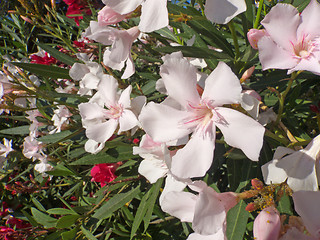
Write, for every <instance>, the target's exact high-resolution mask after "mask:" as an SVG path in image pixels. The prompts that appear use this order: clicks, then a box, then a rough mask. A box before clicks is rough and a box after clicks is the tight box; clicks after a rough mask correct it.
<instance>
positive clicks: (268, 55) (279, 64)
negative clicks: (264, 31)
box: [258, 24, 298, 70]
mask: <svg viewBox="0 0 320 240" xmlns="http://www.w3.org/2000/svg"><path fill="white" fill-rule="evenodd" d="M283 25H284V24H283ZM258 48H259V59H260V62H261V65H262V69H263V70H266V69H270V68H276V69H290V68H293V67H294V66H296V65H297V63H298V60H296V59H295V58H294V57H293V55H292V53H291V52H289V51H285V50H284V49H283V48H281V47H279V46H278V45H277V44H276V43H275V42H274V41H273V40H272V39H271V38H270V37H268V36H265V37H262V38H261V39H260V40H259V42H258Z"/></svg>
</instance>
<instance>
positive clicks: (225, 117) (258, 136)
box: [215, 107, 265, 161]
mask: <svg viewBox="0 0 320 240" xmlns="http://www.w3.org/2000/svg"><path fill="white" fill-rule="evenodd" d="M215 109H216V112H217V114H218V115H220V116H221V117H222V121H216V122H215V124H216V126H217V127H218V128H219V129H220V130H221V132H222V134H223V136H224V139H225V141H226V143H227V144H229V145H230V146H232V147H236V148H240V149H241V150H242V151H243V152H244V154H245V155H246V156H247V157H248V158H249V159H251V160H252V161H258V160H259V155H260V150H261V148H262V144H263V136H264V131H265V128H264V127H263V126H262V125H260V124H259V123H258V122H257V121H255V120H253V119H252V118H250V117H248V116H246V115H244V114H242V113H240V112H238V111H235V110H232V109H229V108H223V107H217V108H215Z"/></svg>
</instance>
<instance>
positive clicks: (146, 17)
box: [139, 0, 169, 32]
mask: <svg viewBox="0 0 320 240" xmlns="http://www.w3.org/2000/svg"><path fill="white" fill-rule="evenodd" d="M168 24H169V18H168V9H167V0H157V1H154V0H146V1H144V2H143V3H142V9H141V16H140V23H139V29H140V30H141V31H142V32H153V31H156V30H158V29H161V28H164V27H166V26H168Z"/></svg>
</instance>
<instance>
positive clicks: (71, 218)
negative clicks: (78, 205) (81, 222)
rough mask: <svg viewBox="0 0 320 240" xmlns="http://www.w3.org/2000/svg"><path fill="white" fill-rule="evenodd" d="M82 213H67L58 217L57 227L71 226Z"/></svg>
mask: <svg viewBox="0 0 320 240" xmlns="http://www.w3.org/2000/svg"><path fill="white" fill-rule="evenodd" d="M79 217H80V215H66V216H62V217H61V218H59V219H58V221H57V224H56V227H57V228H69V227H71V226H72V225H73V224H74V223H75V222H76V221H77V220H78V219H79Z"/></svg>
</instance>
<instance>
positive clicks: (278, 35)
mask: <svg viewBox="0 0 320 240" xmlns="http://www.w3.org/2000/svg"><path fill="white" fill-rule="evenodd" d="M319 18H320V4H319V3H318V2H317V0H311V1H310V3H309V4H308V6H307V7H306V8H305V9H304V10H303V11H302V13H301V14H299V12H298V10H297V9H296V8H295V7H293V6H292V5H290V4H282V3H278V4H277V5H276V6H274V7H273V8H272V9H271V10H270V12H269V13H268V14H267V15H266V16H265V18H264V19H263V21H261V24H262V25H263V26H264V28H265V31H266V32H265V35H264V36H262V37H261V36H259V37H258V49H259V58H260V62H261V65H262V69H263V70H266V69H271V68H277V69H288V74H290V73H292V72H294V71H303V70H305V71H310V72H312V73H314V74H317V75H320V62H319V61H320V38H319V37H320V22H319ZM262 35H263V34H262ZM260 37H261V38H260ZM259 38H260V39H259Z"/></svg>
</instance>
